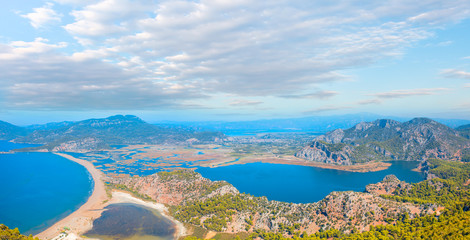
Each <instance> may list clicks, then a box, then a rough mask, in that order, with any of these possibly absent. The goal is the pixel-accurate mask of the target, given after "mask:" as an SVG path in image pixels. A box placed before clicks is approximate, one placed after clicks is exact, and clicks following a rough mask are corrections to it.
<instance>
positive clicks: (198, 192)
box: [111, 170, 238, 205]
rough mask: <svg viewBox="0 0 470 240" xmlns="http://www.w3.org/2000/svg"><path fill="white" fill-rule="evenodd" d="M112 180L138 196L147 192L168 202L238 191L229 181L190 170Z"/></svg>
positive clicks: (180, 201) (172, 202) (154, 197)
mask: <svg viewBox="0 0 470 240" xmlns="http://www.w3.org/2000/svg"><path fill="white" fill-rule="evenodd" d="M111 182H112V183H114V184H122V185H125V186H126V187H127V188H129V189H132V190H133V191H135V192H137V193H139V194H141V195H144V196H145V195H147V196H149V197H150V198H152V199H153V200H155V201H157V202H159V203H163V204H167V205H178V204H181V203H183V202H186V201H191V200H196V199H197V200H204V199H206V198H209V197H214V196H217V195H224V194H237V193H238V190H237V189H236V188H235V187H233V186H232V185H230V184H229V183H227V182H224V181H217V182H213V181H211V180H209V179H207V178H203V177H202V176H201V175H200V174H199V173H196V172H194V171H193V170H177V171H174V172H159V173H156V174H153V175H150V176H145V177H130V178H113V179H112V180H111Z"/></svg>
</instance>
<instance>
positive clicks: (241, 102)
mask: <svg viewBox="0 0 470 240" xmlns="http://www.w3.org/2000/svg"><path fill="white" fill-rule="evenodd" d="M262 103H263V102H261V101H253V100H246V99H236V100H233V101H232V102H230V103H229V105H230V106H237V107H240V106H254V105H259V104H262Z"/></svg>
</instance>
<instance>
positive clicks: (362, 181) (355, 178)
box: [196, 161, 424, 203]
mask: <svg viewBox="0 0 470 240" xmlns="http://www.w3.org/2000/svg"><path fill="white" fill-rule="evenodd" d="M417 164H418V162H405V161H395V162H392V166H390V167H389V168H388V169H386V170H383V171H378V172H367V173H359V172H346V171H340V170H335V169H323V168H316V167H309V166H296V165H283V164H271V163H248V164H243V165H231V166H226V167H217V168H205V167H199V168H198V169H197V170H196V171H197V172H199V173H201V174H202V176H203V177H206V178H209V179H211V180H214V181H217V180H225V181H227V182H229V183H231V184H232V185H233V186H235V187H236V188H237V189H238V190H239V191H240V192H245V193H249V194H252V195H254V196H266V197H267V198H268V199H269V200H278V201H284V202H294V203H309V202H316V201H319V200H321V199H323V198H324V197H325V196H326V195H328V194H329V193H330V192H332V191H349V190H353V191H359V192H362V191H364V190H365V187H366V185H368V184H371V183H377V182H379V181H381V180H382V179H383V178H384V177H385V176H386V175H389V174H394V175H396V176H397V177H398V178H399V179H400V180H403V181H406V182H419V181H422V180H423V179H424V175H423V174H422V173H419V172H415V171H412V169H413V168H416V166H417Z"/></svg>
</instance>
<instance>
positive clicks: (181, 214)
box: [172, 194, 258, 232]
mask: <svg viewBox="0 0 470 240" xmlns="http://www.w3.org/2000/svg"><path fill="white" fill-rule="evenodd" d="M254 199H255V198H253V197H251V196H249V195H245V194H236V195H233V194H225V195H223V196H215V197H212V198H208V199H206V200H205V201H192V202H189V203H187V204H186V205H184V206H177V207H175V208H173V209H172V215H173V216H174V217H175V218H176V219H178V220H180V221H182V222H190V223H192V224H194V225H196V226H197V225H201V226H203V227H205V228H206V229H209V230H213V231H217V232H221V231H222V230H223V229H224V228H226V227H227V222H228V221H230V220H231V215H233V214H234V213H235V212H242V211H247V210H253V209H254V208H257V206H258V204H257V202H256V201H255V200H254ZM208 215H209V216H210V217H209V218H207V219H205V220H204V221H203V222H202V223H201V222H200V220H199V219H201V218H202V217H204V216H208Z"/></svg>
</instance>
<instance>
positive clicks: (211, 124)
mask: <svg viewBox="0 0 470 240" xmlns="http://www.w3.org/2000/svg"><path fill="white" fill-rule="evenodd" d="M383 118H387V119H393V120H396V121H400V122H404V121H408V120H410V118H403V117H393V116H381V115H377V114H371V113H358V114H347V115H334V116H310V117H302V118H285V119H263V120H255V121H233V122H229V121H202V122H169V124H175V125H186V126H192V127H199V128H203V129H208V130H214V131H221V132H224V133H225V134H229V135H237V134H243V133H247V132H253V133H256V132H278V131H279V132H290V131H292V132H328V131H331V130H335V129H338V128H341V129H347V128H350V127H353V126H354V125H356V124H358V123H360V122H370V121H374V120H376V119H383ZM434 120H436V121H438V122H440V123H442V124H445V125H447V126H449V127H452V128H455V127H457V126H460V125H463V124H469V123H470V120H462V119H443V118H439V119H434Z"/></svg>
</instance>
